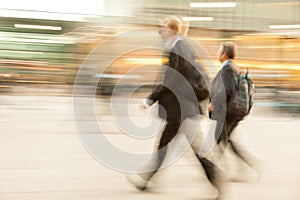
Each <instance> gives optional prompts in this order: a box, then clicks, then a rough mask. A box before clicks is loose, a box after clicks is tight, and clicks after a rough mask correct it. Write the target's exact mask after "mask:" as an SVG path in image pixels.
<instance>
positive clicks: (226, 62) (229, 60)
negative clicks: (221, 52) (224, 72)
mask: <svg viewBox="0 0 300 200" xmlns="http://www.w3.org/2000/svg"><path fill="white" fill-rule="evenodd" d="M231 61H232V59H228V60H225V61H224V62H223V63H222V66H221V69H222V68H223V67H224V66H225V65H227V64H228V63H229V62H231Z"/></svg>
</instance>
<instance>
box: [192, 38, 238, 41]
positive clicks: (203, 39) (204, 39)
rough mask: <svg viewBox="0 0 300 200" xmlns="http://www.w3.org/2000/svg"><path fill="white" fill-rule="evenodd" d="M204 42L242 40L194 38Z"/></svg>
mask: <svg viewBox="0 0 300 200" xmlns="http://www.w3.org/2000/svg"><path fill="white" fill-rule="evenodd" d="M193 39H196V40H202V41H240V40H242V38H193Z"/></svg>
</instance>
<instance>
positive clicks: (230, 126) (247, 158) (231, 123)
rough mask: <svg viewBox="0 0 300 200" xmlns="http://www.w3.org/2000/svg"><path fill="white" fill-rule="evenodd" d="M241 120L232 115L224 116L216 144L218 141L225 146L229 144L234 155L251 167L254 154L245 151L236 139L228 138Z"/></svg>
mask: <svg viewBox="0 0 300 200" xmlns="http://www.w3.org/2000/svg"><path fill="white" fill-rule="evenodd" d="M240 121H241V119H236V118H234V117H230V116H229V117H228V116H227V117H226V120H225V123H224V126H223V130H222V133H221V135H220V137H219V138H218V140H217V142H218V144H219V143H220V142H222V141H223V142H224V144H225V145H226V146H227V145H229V146H230V147H231V149H232V150H233V152H234V153H235V155H237V156H238V157H239V158H240V159H241V160H242V161H244V162H245V163H246V164H248V165H249V166H250V167H253V164H254V163H253V160H255V156H253V155H252V154H251V153H250V152H248V151H246V149H245V148H243V147H242V146H241V145H239V144H238V143H237V142H236V141H232V140H231V139H230V136H231V134H232V132H233V131H234V129H235V128H236V127H237V126H238V123H239V122H240Z"/></svg>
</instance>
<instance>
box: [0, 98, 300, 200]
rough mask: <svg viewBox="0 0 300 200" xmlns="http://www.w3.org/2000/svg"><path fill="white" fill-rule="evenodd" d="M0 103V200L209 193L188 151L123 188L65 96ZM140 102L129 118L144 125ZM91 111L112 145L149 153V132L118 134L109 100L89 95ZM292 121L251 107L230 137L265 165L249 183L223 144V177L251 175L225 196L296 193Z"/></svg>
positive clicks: (287, 196) (277, 197)
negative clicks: (90, 146) (143, 182)
mask: <svg viewBox="0 0 300 200" xmlns="http://www.w3.org/2000/svg"><path fill="white" fill-rule="evenodd" d="M0 102H1V103H0V108H1V109H0V115H1V118H0V125H1V134H0V200H41V199H43V200H48V199H49V200H50V199H51V200H53V199H55V200H65V199H72V200H99V199H101V200H102V199H104V200H106V199H111V200H119V199H120V200H121V199H122V200H132V199H143V200H147V199H159V200H164V199H175V200H177V199H178V200H179V199H180V200H196V199H199V200H202V199H203V200H204V199H213V197H214V196H215V191H214V190H213V188H212V186H211V185H210V184H209V182H208V181H207V179H206V178H205V176H204V173H203V169H202V168H201V167H200V166H199V165H198V163H197V161H196V160H195V158H194V157H193V155H192V153H191V152H190V151H188V152H186V153H185V154H184V155H183V157H181V158H180V159H179V160H178V161H177V162H176V163H174V164H173V165H171V166H170V167H167V168H165V169H163V170H162V171H160V172H159V173H158V174H157V176H155V178H154V179H153V182H151V184H150V190H149V191H145V192H139V191H137V190H135V189H134V188H132V187H130V185H129V184H128V183H127V181H126V179H125V178H124V173H123V172H120V171H118V170H116V169H111V168H110V167H107V166H105V165H103V164H102V163H101V162H99V161H97V160H96V159H95V158H94V157H93V155H91V154H90V153H89V152H88V151H87V149H86V148H85V147H84V145H83V144H82V141H81V140H80V137H79V135H78V133H77V127H76V124H77V122H76V121H75V120H74V110H73V104H72V103H73V99H72V97H70V96H63V95H61V96H53V95H45V94H43V95H33V94H27V95H25V96H24V95H10V94H2V95H0ZM139 102H140V99H133V100H132V101H131V102H130V103H129V106H130V108H131V109H130V110H132V113H131V114H132V116H133V120H136V123H145V124H147V123H148V122H147V118H146V117H145V116H143V114H142V113H141V112H140V111H139V110H138V103H139ZM258 105H259V104H258ZM86 106H87V107H89V105H86ZM120 106H121V107H122V106H123V105H120ZM95 115H96V118H97V121H98V123H99V124H100V125H101V126H102V127H103V133H104V135H105V136H106V137H107V138H108V140H109V141H110V142H111V143H112V144H114V145H116V146H118V147H119V148H123V149H124V150H126V151H129V152H144V151H145V152H147V151H149V150H150V151H151V149H152V146H153V138H151V139H149V140H133V139H132V138H130V137H128V135H126V134H124V133H122V131H121V130H120V129H119V127H118V125H116V124H115V120H114V116H113V113H112V110H111V102H110V99H109V98H100V97H97V98H96V99H95ZM299 122H300V118H299V115H298V114H297V113H293V112H291V110H286V109H282V108H280V109H279V108H272V107H260V106H254V108H253V111H252V113H251V115H250V116H248V117H247V118H246V119H245V121H244V122H243V124H241V126H240V127H239V129H238V131H237V133H236V134H235V135H234V137H235V139H237V140H240V141H242V143H243V144H244V145H245V146H247V148H248V149H250V150H251V151H252V153H254V154H255V155H257V156H258V157H260V158H261V159H262V161H263V163H264V169H265V170H264V173H263V174H262V175H263V176H262V177H261V179H260V180H259V181H258V182H256V181H255V180H256V177H255V174H254V173H253V171H251V169H249V168H247V167H246V166H245V165H244V164H243V163H242V162H241V161H239V160H238V159H236V158H235V157H233V156H232V153H231V152H230V150H228V151H227V152H226V159H227V163H229V164H230V168H227V169H226V167H224V170H227V171H226V174H227V176H228V177H230V176H232V177H236V178H241V177H247V178H248V180H250V181H249V182H247V183H244V182H242V183H241V182H230V183H228V186H229V191H230V194H229V196H228V198H227V199H230V200H261V199H262V200H264V199H272V200H299V199H300V190H299V188H300V170H299V169H300V145H299V144H300V135H299ZM107 153H108V154H109V153H110V152H107ZM124 162H126V160H125V161H124Z"/></svg>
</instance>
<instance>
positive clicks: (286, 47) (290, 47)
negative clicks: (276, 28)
mask: <svg viewBox="0 0 300 200" xmlns="http://www.w3.org/2000/svg"><path fill="white" fill-rule="evenodd" d="M248 48H249V49H278V48H279V49H280V48H285V49H292V48H295V46H292V45H286V46H248Z"/></svg>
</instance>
